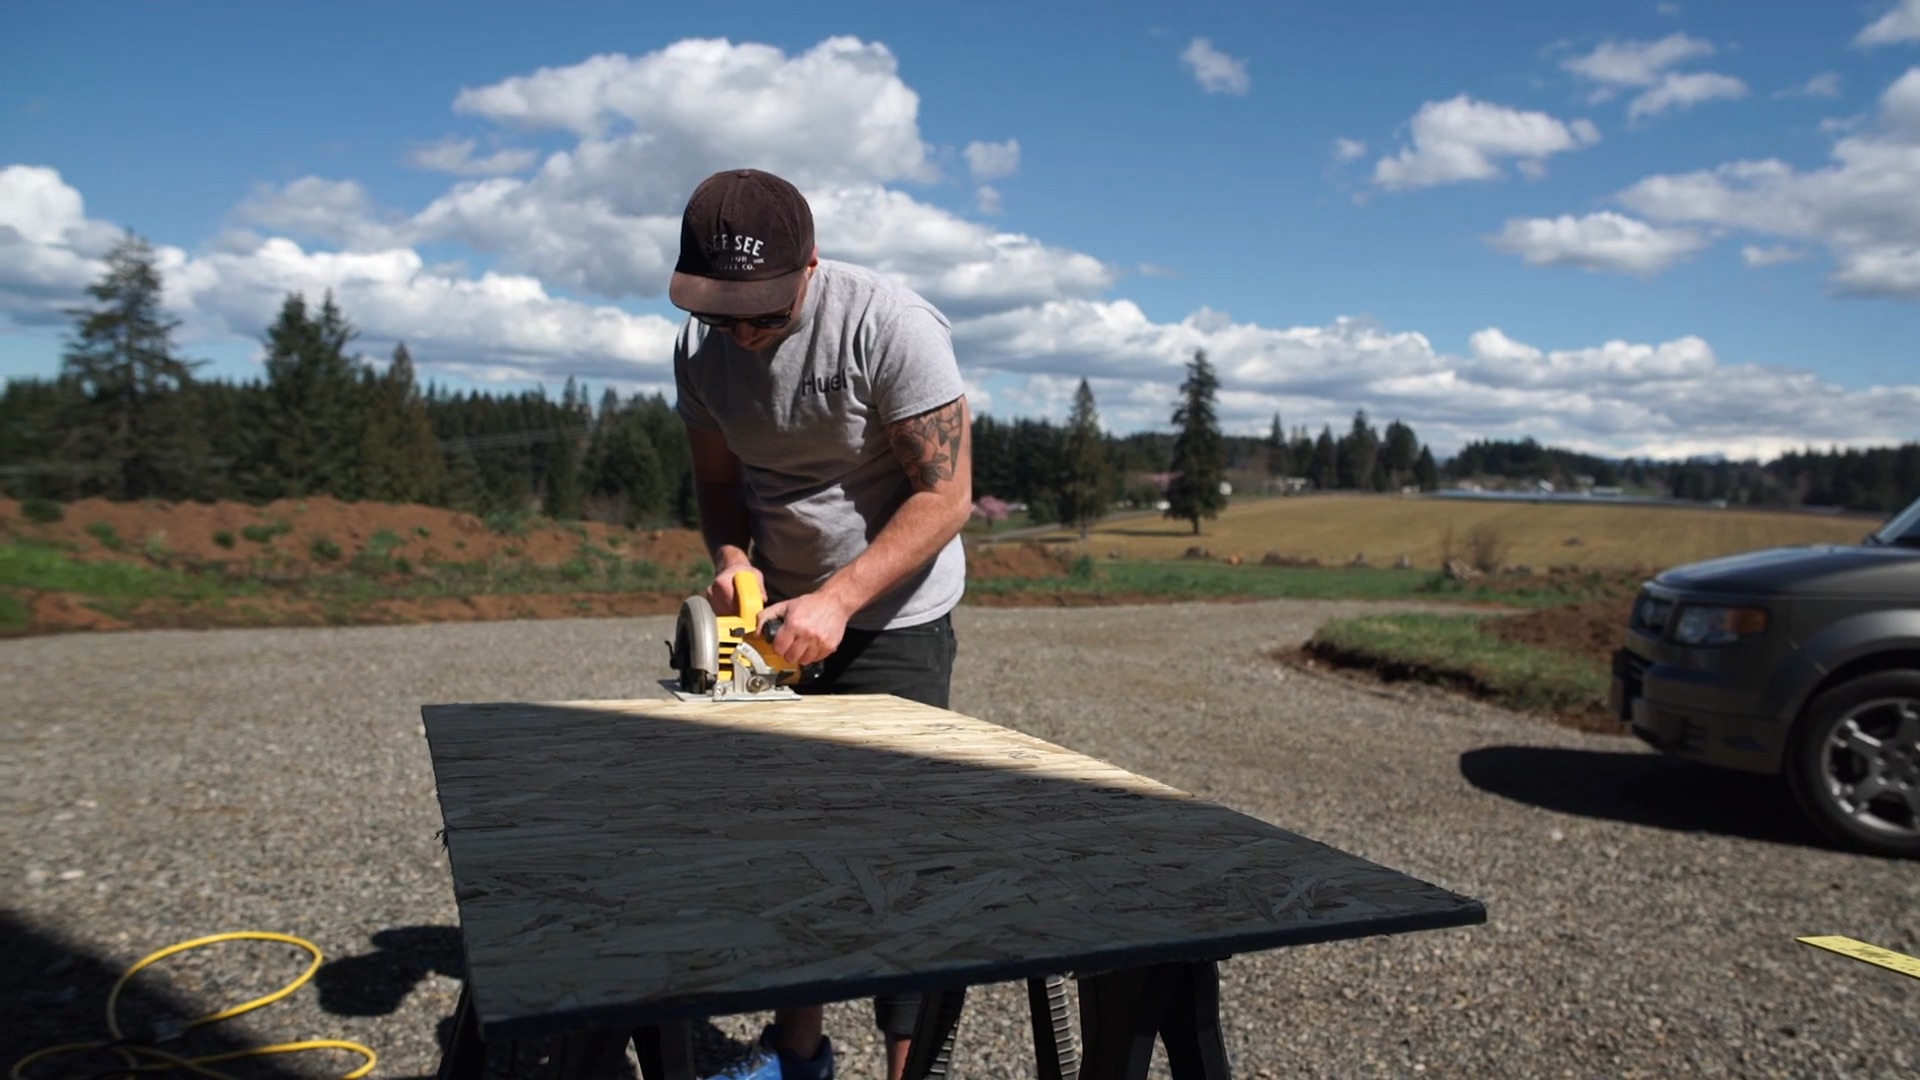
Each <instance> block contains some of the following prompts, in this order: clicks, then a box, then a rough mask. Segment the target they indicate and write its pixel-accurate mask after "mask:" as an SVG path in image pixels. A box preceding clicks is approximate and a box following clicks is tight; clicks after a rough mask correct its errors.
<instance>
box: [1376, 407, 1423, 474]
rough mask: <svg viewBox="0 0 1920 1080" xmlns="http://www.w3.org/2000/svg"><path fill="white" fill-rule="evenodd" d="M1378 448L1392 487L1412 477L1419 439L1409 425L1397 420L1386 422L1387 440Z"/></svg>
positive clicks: (1418, 448)
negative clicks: (1384, 461)
mask: <svg viewBox="0 0 1920 1080" xmlns="http://www.w3.org/2000/svg"><path fill="white" fill-rule="evenodd" d="M1380 450H1381V456H1382V457H1383V458H1384V459H1385V460H1386V465H1387V473H1388V476H1389V478H1390V479H1389V484H1390V485H1391V486H1392V487H1395V488H1397V487H1400V486H1402V485H1404V484H1406V483H1408V482H1409V481H1411V480H1412V479H1413V463H1414V461H1415V459H1417V458H1418V457H1419V456H1420V440H1419V438H1417V437H1416V436H1415V435H1414V433H1413V429H1412V428H1411V427H1408V426H1407V425H1406V424H1403V423H1401V422H1400V421H1398V420H1395V421H1394V422H1393V423H1391V424H1388V425H1387V440H1386V443H1385V445H1383V446H1382V447H1381V448H1380Z"/></svg>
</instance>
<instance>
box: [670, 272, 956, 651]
mask: <svg viewBox="0 0 1920 1080" xmlns="http://www.w3.org/2000/svg"><path fill="white" fill-rule="evenodd" d="M797 321H798V324H799V325H798V326H797V328H795V329H794V331H793V332H792V333H790V334H788V335H787V336H786V337H785V338H783V339H782V340H781V342H780V344H779V345H778V346H777V347H776V348H775V349H774V351H773V353H772V354H771V355H770V356H769V355H765V354H759V353H751V352H748V351H746V350H745V349H742V348H740V346H738V345H736V344H734V342H733V339H732V338H731V337H729V336H728V335H726V334H723V333H715V332H709V331H708V329H707V327H706V326H705V325H703V324H702V323H700V322H699V321H698V320H696V319H692V318H689V319H688V320H687V322H686V325H685V326H684V327H682V329H681V331H680V336H679V338H678V340H677V341H676V342H675V343H674V350H673V373H674V379H675V382H676V383H677V384H678V387H679V402H678V405H677V407H678V409H679V411H680V416H681V417H682V418H683V419H684V420H685V421H686V422H687V423H688V424H689V425H693V426H697V427H704V428H715V429H718V430H719V431H720V432H721V433H722V434H724V435H725V436H726V440H727V445H728V447H730V448H731V449H732V450H733V453H734V454H735V456H737V457H738V458H739V459H740V465H741V478H742V487H743V489H744V495H745V498H746V505H747V513H748V518H749V520H750V521H751V522H752V532H753V562H754V565H755V566H756V567H757V568H758V569H759V570H760V572H761V574H762V576H764V578H765V579H766V583H767V593H768V598H769V601H770V602H772V601H777V600H780V599H787V598H791V597H794V596H799V595H802V594H805V593H809V592H812V591H813V590H815V589H817V588H818V587H819V586H820V585H821V583H822V582H824V581H826V579H827V578H828V577H829V576H830V575H832V574H833V572H834V571H836V570H838V569H839V568H840V567H842V566H845V565H846V564H847V563H849V562H852V561H853V559H854V557H855V556H857V555H859V554H860V553H861V552H862V551H864V550H866V548H867V545H868V544H869V543H871V542H872V540H873V538H874V537H875V536H878V535H879V533H880V530H881V528H883V527H884V526H885V525H886V523H887V521H888V519H889V518H891V517H892V515H893V512H894V511H895V510H896V509H897V508H898V507H899V506H900V504H901V503H903V502H905V501H906V499H907V497H908V496H909V495H911V494H913V484H912V482H911V481H909V480H908V478H907V474H906V471H905V470H904V469H902V468H901V466H900V462H899V460H898V459H897V458H895V457H894V456H893V449H892V447H891V445H890V444H889V443H888V442H887V427H886V426H887V425H888V424H889V423H892V422H893V421H896V420H900V419H904V418H906V417H909V416H913V415H915V414H917V413H922V412H925V411H927V410H928V409H933V408H937V407H939V406H941V405H945V404H947V403H949V402H951V401H953V400H954V399H956V398H958V397H960V396H961V395H962V394H964V393H965V392H966V386H965V384H964V383H962V382H961V381H960V367H959V364H958V363H957V362H956V361H955V359H954V355H953V337H952V332H951V328H950V325H949V324H948V322H947V319H946V317H945V316H944V315H942V314H940V312H939V310H938V309H936V308H935V307H934V306H933V305H932V304H930V303H928V302H927V301H926V300H925V299H924V298H922V297H921V296H919V295H918V294H916V293H915V292H913V291H912V290H911V289H908V288H905V287H904V286H901V285H897V284H895V283H893V282H892V281H889V280H888V279H886V278H884V277H882V276H880V275H879V274H876V273H874V272H872V271H870V270H866V269H863V268H861V267H858V266H853V265H851V264H848V263H843V262H836V261H832V260H827V259H822V260H820V264H819V266H818V267H816V268H815V270H814V274H813V280H812V281H811V282H809V283H808V286H807V297H806V302H805V303H804V304H803V305H802V306H801V311H800V313H799V314H798V316H797ZM965 587H966V554H965V549H964V548H963V547H962V546H961V542H960V538H959V537H958V536H956V537H954V538H953V539H952V540H951V541H949V542H948V543H947V545H946V546H945V547H944V548H942V549H941V550H940V553H939V555H938V556H936V557H935V558H934V559H933V560H932V562H930V563H929V564H928V565H927V566H925V567H922V568H921V569H920V570H918V571H916V572H915V573H913V574H911V575H909V576H908V577H907V579H906V580H905V581H903V582H901V583H900V584H899V585H898V586H897V587H895V588H894V589H893V590H892V591H891V592H889V593H886V594H884V595H882V596H880V597H878V598H877V599H876V600H875V601H874V602H873V603H872V604H870V605H868V606H867V607H866V608H865V609H864V610H862V611H859V612H856V613H855V614H854V615H853V617H852V618H851V619H849V620H848V623H847V625H848V626H850V627H853V628H855V629H860V630H883V629H892V628H894V627H900V626H914V625H918V624H920V623H924V622H929V621H931V620H933V619H937V618H939V617H940V616H941V615H944V614H946V613H947V612H948V611H950V610H952V608H953V607H954V606H955V605H956V604H958V603H959V602H960V597H961V594H962V592H963V591H964V590H965Z"/></svg>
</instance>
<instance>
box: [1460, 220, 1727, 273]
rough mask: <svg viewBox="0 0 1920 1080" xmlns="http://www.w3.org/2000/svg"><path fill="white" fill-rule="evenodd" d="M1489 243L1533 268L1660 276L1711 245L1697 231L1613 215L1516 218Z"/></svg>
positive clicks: (1490, 239)
mask: <svg viewBox="0 0 1920 1080" xmlns="http://www.w3.org/2000/svg"><path fill="white" fill-rule="evenodd" d="M1488 242H1489V243H1491V244H1492V245H1493V246H1494V247H1496V248H1498V249H1499V250H1501V251H1504V252H1507V253H1508V254H1511V255H1518V256H1520V257H1521V258H1522V259H1524V260H1526V261H1527V262H1528V263H1530V264H1531V265H1534V266H1573V267H1579V268H1581V269H1585V270H1604V271H1611V272H1613V273H1620V274H1641V275H1646V274H1656V273H1659V272H1660V271H1662V270H1665V269H1667V268H1668V267H1671V266H1672V265H1674V264H1675V263H1677V262H1679V261H1680V260H1682V259H1685V258H1687V257H1689V256H1691V255H1693V254H1694V253H1696V252H1698V251H1699V250H1701V249H1702V248H1704V247H1706V246H1707V242H1708V240H1707V237H1705V236H1703V235H1701V234H1700V233H1698V232H1696V231H1694V230H1692V229H1684V228H1672V229H1663V228H1658V227H1656V226H1653V225H1649V224H1647V223H1646V222H1644V221H1640V220H1637V219H1635V218H1630V217H1627V216H1626V215H1624V214H1616V213H1613V212H1611V211H1601V212H1600V213H1595V214H1587V215H1585V216H1583V217H1577V218H1576V217H1574V216H1572V215H1570V214H1563V215H1561V216H1559V217H1556V218H1515V219H1512V220H1510V221H1508V222H1507V223H1506V227H1505V228H1503V229H1501V230H1500V232H1499V233H1498V234H1497V235H1495V236H1492V237H1489V238H1488Z"/></svg>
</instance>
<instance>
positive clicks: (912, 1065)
mask: <svg viewBox="0 0 1920 1080" xmlns="http://www.w3.org/2000/svg"><path fill="white" fill-rule="evenodd" d="M1078 982H1079V984H1080V1027H1081V1033H1082V1034H1083V1035H1084V1036H1085V1039H1086V1047H1085V1049H1084V1051H1083V1050H1081V1049H1079V1048H1078V1047H1076V1046H1075V1045H1074V1038H1073V1028H1072V1024H1071V1022H1070V1012H1069V1009H1068V1003H1067V993H1066V980H1065V979H1063V978H1061V977H1060V976H1057V975H1054V976H1048V977H1046V978H1033V979H1028V980H1027V1002H1028V1007H1029V1011H1030V1013H1031V1016H1032V1020H1033V1044H1034V1056H1035V1058H1036V1063H1037V1064H1038V1066H1039V1078H1040V1080H1145V1077H1146V1075H1147V1068H1148V1066H1149V1065H1151V1064H1152V1062H1153V1042H1154V1040H1155V1039H1156V1038H1157V1039H1159V1040H1160V1041H1161V1043H1162V1044H1163V1045H1165V1046H1166V1048H1167V1066H1168V1069H1169V1070H1170V1071H1171V1072H1172V1073H1173V1077H1174V1080H1229V1078H1230V1073H1229V1071H1228V1066H1227V1050H1226V1043H1225V1041H1224V1040H1223V1039H1222V1037H1221V1034H1220V969H1219V966H1218V962H1217V961H1214V960H1202V961H1195V962H1182V963H1171V964H1155V965H1153V966H1150V967H1144V968H1131V969H1128V970H1125V971H1116V972H1109V973H1104V974H1100V975H1087V976H1081V977H1079V979H1078ZM965 1003H966V991H965V990H964V989H957V990H933V991H926V992H925V993H924V996H923V997H922V999H921V1003H920V1017H919V1021H918V1023H917V1024H916V1025H915V1028H914V1035H913V1049H912V1051H911V1052H910V1053H909V1054H908V1056H907V1069H906V1077H905V1080H944V1077H945V1076H946V1075H947V1066H948V1064H949V1063H950V1061H951V1059H952V1054H953V1041H954V1030H955V1028H956V1027H958V1025H959V1022H960V1012H961V1009H962V1008H963V1006H964V1005H965Z"/></svg>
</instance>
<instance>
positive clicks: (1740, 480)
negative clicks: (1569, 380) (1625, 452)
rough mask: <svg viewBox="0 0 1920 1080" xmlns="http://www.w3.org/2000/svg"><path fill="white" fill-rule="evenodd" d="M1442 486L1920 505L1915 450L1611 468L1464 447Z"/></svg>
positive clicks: (1636, 462) (1531, 449)
mask: <svg viewBox="0 0 1920 1080" xmlns="http://www.w3.org/2000/svg"><path fill="white" fill-rule="evenodd" d="M1442 472H1443V475H1444V476H1446V478H1447V479H1449V480H1454V481H1460V480H1487V479H1499V480H1506V481H1520V482H1525V481H1535V480H1545V481H1547V482H1549V483H1552V484H1554V485H1555V486H1556V487H1561V488H1568V487H1573V486H1577V485H1578V484H1579V483H1580V481H1581V480H1582V479H1583V478H1584V479H1586V480H1589V481H1591V483H1592V484H1593V485H1595V486H1599V487H1620V488H1622V489H1624V490H1626V491H1629V492H1634V493H1641V494H1652V495H1668V496H1671V497H1673V498H1676V499H1692V500H1697V501H1714V500H1723V501H1725V502H1726V503H1728V504H1729V505H1734V506H1769V507H1800V506H1806V507H1824V508H1832V509H1843V510H1860V511H1867V512H1872V513H1883V514H1890V513H1892V512H1894V511H1896V510H1899V509H1900V508H1902V507H1904V506H1906V505H1907V504H1909V503H1911V502H1912V501H1913V500H1914V499H1916V498H1920V442H1907V443H1901V444H1899V445H1897V446H1876V447H1869V448H1866V449H1856V448H1850V447H1849V448H1842V447H1837V446H1836V447H1832V448H1829V449H1827V450H1819V449H1815V448H1813V447H1808V448H1806V449H1804V450H1797V451H1790V452H1788V453H1785V454H1782V455H1780V456H1779V457H1777V458H1774V459H1773V460H1771V461H1766V462H1761V461H1758V460H1753V459H1748V460H1743V461H1730V460H1725V459H1719V458H1690V459H1686V460H1682V461H1656V460H1652V459H1647V458H1632V457H1629V458H1625V459H1620V460H1611V459H1607V458H1600V457H1595V456H1593V455H1591V454H1582V453H1577V452H1575V451H1572V450H1561V449H1556V448H1553V447H1546V446H1541V445H1540V444H1539V443H1536V442H1535V441H1533V440H1532V439H1520V440H1514V441H1507V442H1471V443H1468V444H1467V445H1466V446H1464V447H1462V448H1461V450H1460V452H1459V453H1458V454H1456V455H1455V456H1454V457H1453V458H1451V459H1450V460H1449V461H1448V462H1447V463H1446V466H1445V467H1444V469H1443V470H1442Z"/></svg>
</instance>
